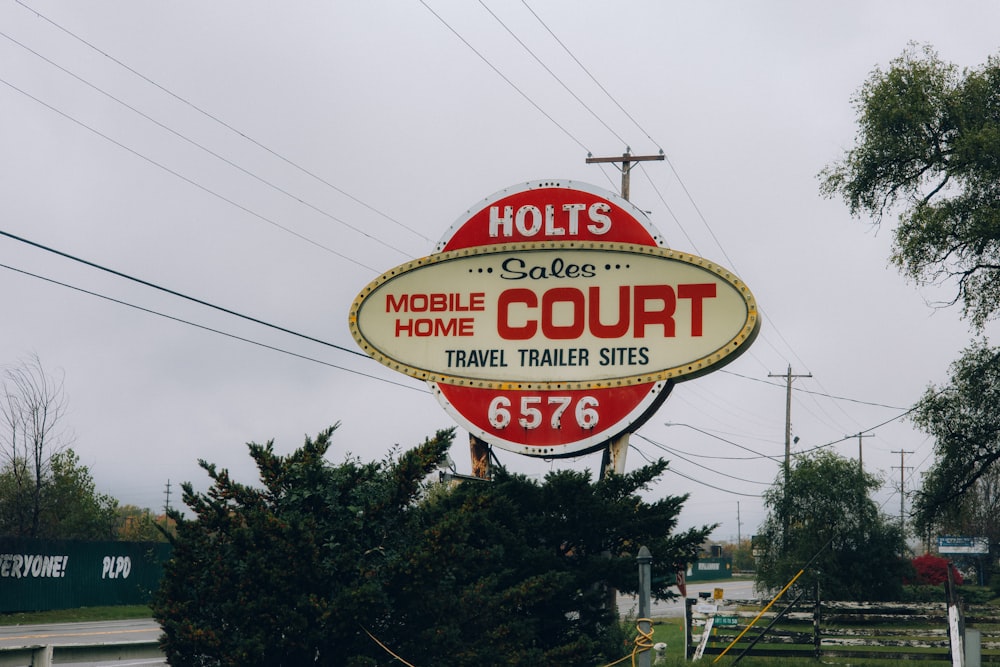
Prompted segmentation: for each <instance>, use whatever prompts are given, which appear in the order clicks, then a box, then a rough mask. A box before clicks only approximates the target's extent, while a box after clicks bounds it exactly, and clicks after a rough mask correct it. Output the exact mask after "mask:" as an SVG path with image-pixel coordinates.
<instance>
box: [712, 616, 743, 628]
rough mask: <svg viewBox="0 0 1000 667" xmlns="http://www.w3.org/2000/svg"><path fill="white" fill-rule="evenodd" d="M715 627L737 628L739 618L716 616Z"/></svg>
mask: <svg viewBox="0 0 1000 667" xmlns="http://www.w3.org/2000/svg"><path fill="white" fill-rule="evenodd" d="M715 625H718V626H730V627H733V626H736V625H739V617H737V616H721V615H718V614H716V616H715Z"/></svg>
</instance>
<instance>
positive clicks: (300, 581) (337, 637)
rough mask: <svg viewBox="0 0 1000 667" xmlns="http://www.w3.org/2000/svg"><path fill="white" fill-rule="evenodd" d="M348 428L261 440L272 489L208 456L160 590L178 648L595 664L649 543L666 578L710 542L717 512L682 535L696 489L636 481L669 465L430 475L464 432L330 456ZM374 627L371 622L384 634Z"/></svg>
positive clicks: (291, 656) (209, 655)
mask: <svg viewBox="0 0 1000 667" xmlns="http://www.w3.org/2000/svg"><path fill="white" fill-rule="evenodd" d="M332 433H333V429H328V430H326V431H324V432H322V433H320V434H319V435H318V436H317V437H316V438H315V439H307V440H306V442H305V444H304V445H303V446H302V447H301V448H300V449H298V450H296V451H295V452H293V453H292V454H289V455H288V456H285V457H281V456H277V455H275V454H274V451H273V445H272V444H271V443H268V444H267V445H263V446H261V445H254V444H251V445H250V446H249V447H250V454H251V456H252V457H253V459H254V461H255V462H256V464H257V468H258V470H259V472H260V481H261V485H262V486H261V488H254V487H250V486H247V485H244V484H239V483H237V482H235V481H234V480H232V479H231V478H230V477H229V475H228V473H227V472H226V471H224V470H218V469H217V468H216V467H215V466H213V465H211V464H208V463H206V462H201V465H202V467H203V468H204V469H205V470H206V472H207V473H208V475H209V477H210V478H211V480H212V485H211V487H210V489H209V490H208V491H207V492H206V493H195V492H194V491H193V488H192V486H191V485H190V484H189V483H188V484H184V485H183V486H182V488H183V496H184V503H185V504H186V505H187V506H188V507H189V508H190V510H191V512H192V514H193V518H191V519H185V518H183V517H182V516H181V515H180V513H179V512H176V511H174V512H172V513H171V516H172V517H173V518H174V519H175V520H176V521H177V535H176V537H175V538H174V539H173V540H172V541H173V544H174V547H173V554H172V558H171V560H170V561H169V562H168V563H167V565H166V567H165V575H164V578H163V581H162V584H161V588H160V590H159V592H158V593H157V595H156V596H155V599H154V602H153V610H154V616H155V617H156V618H157V620H158V621H159V622H160V623H161V625H162V627H163V630H164V635H163V646H164V650H165V651H166V653H167V656H168V659H169V660H170V662H171V664H186V665H202V664H205V665H207V664H212V665H242V664H268V665H299V664H321V665H352V666H361V665H377V664H388V662H390V661H392V658H391V657H390V656H389V655H388V654H387V653H386V652H385V650H384V649H383V648H381V647H380V646H379V645H378V644H377V643H376V641H375V638H377V639H378V641H379V642H382V643H383V644H384V645H385V646H388V647H391V648H392V650H393V652H395V653H396V654H398V655H403V656H405V658H406V659H407V660H408V661H415V663H416V664H428V665H430V664H448V665H456V666H464V665H484V664H504V665H539V664H588V663H594V662H596V661H595V660H594V658H595V657H614V658H619V657H621V655H623V654H624V653H625V652H627V649H626V648H625V647H624V646H623V644H622V639H623V637H624V633H623V631H622V629H621V627H620V626H619V625H618V622H617V618H616V612H615V611H614V610H611V609H608V607H607V606H606V600H607V597H608V589H609V588H610V587H614V588H618V589H621V590H634V589H635V587H636V585H637V582H636V578H637V576H636V562H635V554H636V552H637V549H638V546H639V544H645V545H647V546H649V547H650V549H652V551H653V553H654V557H655V558H656V565H655V566H654V567H655V569H654V577H653V579H654V582H655V590H656V592H657V594H658V595H660V596H667V595H669V592H668V590H667V586H668V584H667V582H666V577H665V576H664V575H666V574H668V573H672V572H673V571H674V569H675V567H676V564H677V563H679V562H684V561H686V560H688V559H691V558H693V556H694V553H695V551H696V549H697V545H698V544H700V543H701V542H702V541H703V540H704V538H705V536H706V534H707V533H708V531H709V530H710V528H709V527H704V528H702V529H697V530H694V529H692V530H689V531H685V532H682V533H680V534H673V531H674V530H675V528H676V521H677V514H678V513H679V511H680V507H681V505H682V503H683V500H684V498H683V497H671V498H666V499H663V500H661V501H657V502H653V503H647V502H645V501H643V500H641V499H640V498H639V496H638V495H637V492H638V491H640V490H642V489H644V488H646V487H647V486H648V485H649V484H650V483H651V482H652V481H653V480H654V479H655V478H656V477H657V476H658V475H660V474H662V472H663V471H664V470H665V467H666V464H665V463H664V462H662V461H661V462H658V463H656V464H653V465H650V466H647V467H645V468H642V469H640V470H638V471H636V472H634V473H630V474H629V475H624V476H611V477H609V478H608V479H606V480H602V481H599V482H596V483H594V482H592V481H591V479H590V476H589V473H574V472H557V473H552V474H550V475H549V476H547V477H546V480H545V482H544V483H542V484H539V483H536V482H532V481H530V480H528V479H526V478H524V477H523V476H518V475H512V474H509V473H507V472H506V471H504V470H502V469H501V470H499V471H497V474H496V477H495V479H494V481H492V482H488V483H487V482H464V483H462V484H460V485H459V486H457V487H455V488H450V487H447V486H445V485H443V484H441V485H435V486H434V487H433V488H428V487H427V485H426V484H425V479H426V476H427V474H428V473H429V472H431V471H432V470H434V469H435V468H436V467H437V466H438V465H439V464H440V463H441V462H442V461H443V460H444V458H445V456H446V454H447V450H448V447H449V446H450V444H451V441H452V438H453V431H452V430H447V431H440V432H438V433H437V434H436V435H435V436H434V437H433V438H429V439H428V440H426V441H425V442H424V443H423V444H421V445H420V446H418V447H416V448H415V449H412V450H409V451H406V452H403V453H402V454H399V453H395V452H394V453H393V454H392V455H390V456H389V457H387V458H386V459H385V460H383V461H381V462H375V463H362V462H360V461H358V460H354V459H348V460H346V461H344V462H343V463H341V464H338V465H331V464H329V463H327V462H326V461H325V459H324V456H325V454H326V452H327V450H328V448H329V447H330V445H331V440H330V438H331V435H332ZM369 633H370V634H369Z"/></svg>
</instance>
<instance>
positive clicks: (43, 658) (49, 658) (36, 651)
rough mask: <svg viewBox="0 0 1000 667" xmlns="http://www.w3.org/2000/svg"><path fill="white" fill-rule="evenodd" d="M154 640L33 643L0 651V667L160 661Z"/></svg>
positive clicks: (45, 666)
mask: <svg viewBox="0 0 1000 667" xmlns="http://www.w3.org/2000/svg"><path fill="white" fill-rule="evenodd" d="M162 657H164V656H163V651H161V650H160V643H159V641H158V640H156V639H147V640H142V641H132V642H118V643H103V644H49V645H41V644H34V645H30V646H18V647H14V648H0V667H51V666H52V665H60V664H66V663H71V662H103V661H106V660H108V661H110V660H135V659H142V658H162Z"/></svg>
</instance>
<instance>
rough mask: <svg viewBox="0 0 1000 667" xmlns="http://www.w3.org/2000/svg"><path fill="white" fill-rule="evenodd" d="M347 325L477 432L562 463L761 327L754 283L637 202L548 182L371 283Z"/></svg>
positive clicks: (468, 218)
mask: <svg viewBox="0 0 1000 667" xmlns="http://www.w3.org/2000/svg"><path fill="white" fill-rule="evenodd" d="M350 326H351V331H352V334H353V335H354V338H355V339H356V340H357V341H358V343H359V344H360V345H361V347H362V348H363V349H364V350H365V351H366V352H367V353H368V354H370V355H372V356H373V357H375V358H376V359H378V360H379V361H381V362H382V363H384V364H386V365H387V366H389V367H390V368H393V369H395V370H398V371H401V372H403V373H407V374H408V375H412V376H413V377H417V378H420V379H423V380H427V381H428V383H429V384H430V386H431V387H432V389H433V390H434V394H435V396H436V397H437V399H438V401H439V402H440V403H441V405H442V406H443V407H444V409H445V410H446V411H447V412H448V414H450V415H451V416H452V417H453V418H454V419H455V421H457V422H458V423H459V424H460V425H462V426H463V427H464V428H465V429H467V430H468V431H469V433H470V434H471V435H473V436H476V437H477V438H480V439H482V440H484V441H486V442H488V443H490V444H492V445H495V446H497V447H501V448H503V449H507V450H509V451H512V452H517V453H520V454H526V455H528V456H542V457H553V458H555V457H564V456H576V455H580V454H584V453H587V452H589V451H593V450H595V449H599V448H601V447H603V446H605V445H606V443H607V442H608V441H609V440H611V439H612V438H615V437H617V436H619V435H620V434H622V433H624V432H626V431H634V430H635V429H637V428H638V427H639V426H640V425H641V424H642V423H643V422H645V421H646V420H647V419H649V418H650V417H651V416H652V415H653V414H654V413H655V412H656V410H657V409H658V408H659V406H660V405H661V404H662V403H663V401H664V400H666V398H667V397H668V396H669V394H670V392H671V390H672V388H673V387H674V384H675V382H676V381H679V380H687V379H690V378H693V377H696V376H698V375H701V374H703V373H707V372H709V371H710V370H713V369H715V368H718V367H719V366H721V365H723V364H725V363H727V362H728V361H731V360H733V359H735V358H736V357H737V356H738V355H739V354H740V353H742V352H743V351H744V350H745V349H746V348H747V347H748V346H749V345H750V343H751V342H752V341H753V339H754V338H755V336H756V335H757V331H758V327H759V321H758V317H757V308H756V303H755V301H754V299H753V296H752V295H751V293H750V291H749V290H748V289H747V288H746V285H744V284H743V283H742V282H741V281H740V280H738V279H737V278H736V277H735V276H733V275H732V274H731V273H730V272H728V271H726V270H725V269H723V268H722V267H720V266H718V265H716V264H713V263H712V262H709V261H708V260H705V259H702V258H700V257H695V256H694V255H689V254H686V253H682V252H678V251H676V250H670V249H668V248H666V244H665V241H664V239H663V237H662V236H661V235H660V233H659V232H658V231H657V230H656V229H655V228H654V227H653V225H652V224H651V223H650V222H649V220H648V219H647V218H646V215H645V213H643V212H642V211H641V210H639V209H638V208H637V207H636V206H634V205H633V204H632V203H630V202H629V201H627V200H625V199H622V198H621V197H619V196H618V195H616V194H614V193H611V192H608V191H606V190H603V189H601V188H597V187H595V186H593V185H588V184H586V183H577V182H573V181H560V180H546V181H531V182H528V183H522V184H520V185H515V186H513V187H510V188H505V189H503V190H500V191H499V192H497V193H495V194H493V195H491V196H490V197H487V198H486V199H484V200H482V201H480V202H479V203H478V204H477V205H476V206H474V207H472V208H470V209H469V210H468V211H466V212H465V213H464V214H463V215H461V216H459V218H458V220H457V221H456V222H455V223H454V224H453V225H452V226H451V228H450V229H449V230H448V232H446V233H445V235H444V237H443V238H442V240H441V242H440V243H438V245H437V247H436V253H435V254H433V255H431V256H429V257H425V258H423V259H419V260H415V261H413V262H409V263H407V264H403V265H402V266H399V267H397V268H395V269H393V270H392V271H389V272H387V273H385V274H384V275H383V276H381V277H379V278H378V279H377V280H375V281H373V282H372V283H371V284H369V285H368V286H367V287H366V288H365V289H364V290H362V292H361V293H360V294H359V295H358V297H357V299H355V301H354V303H353V305H352V307H351V313H350Z"/></svg>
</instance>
